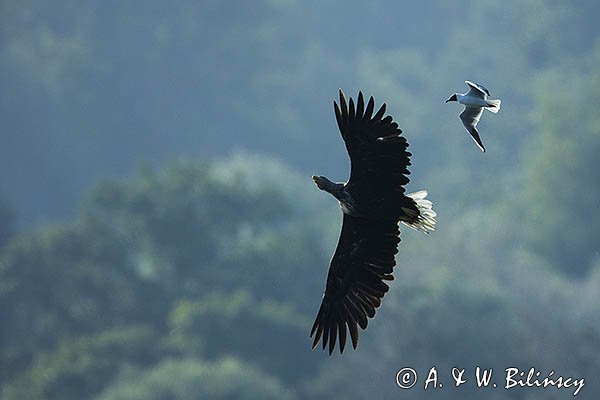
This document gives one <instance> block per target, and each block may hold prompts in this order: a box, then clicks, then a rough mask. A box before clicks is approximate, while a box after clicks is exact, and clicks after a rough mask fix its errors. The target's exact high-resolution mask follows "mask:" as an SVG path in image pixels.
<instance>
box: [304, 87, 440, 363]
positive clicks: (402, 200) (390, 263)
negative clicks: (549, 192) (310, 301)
mask: <svg viewBox="0 0 600 400" xmlns="http://www.w3.org/2000/svg"><path fill="white" fill-rule="evenodd" d="M333 105H334V110H335V117H336V119H337V124H338V127H339V129H340V132H341V134H342V138H343V139H344V142H345V143H346V149H347V151H348V154H349V156H350V163H351V169H350V179H349V180H348V182H346V183H334V182H331V181H330V180H329V179H327V178H325V177H324V176H313V177H312V179H313V181H314V182H315V184H316V185H317V187H318V188H319V189H321V190H324V191H326V192H329V193H331V194H332V195H333V196H334V197H335V198H336V199H338V201H339V203H340V207H341V208H342V211H343V214H344V219H343V223H342V230H341V233H340V238H339V241H338V245H337V248H336V250H335V253H334V255H333V258H332V260H331V263H330V266H329V272H328V275H327V285H326V288H325V293H324V295H323V300H322V303H321V307H320V308H319V312H318V314H317V317H316V319H315V323H314V324H313V327H312V330H311V332H310V337H311V338H312V337H313V336H314V342H313V350H314V348H315V347H317V345H318V343H319V340H322V343H323V349H325V348H326V347H327V344H329V354H330V355H331V353H333V351H334V349H335V344H336V338H339V348H340V353H342V352H343V351H344V347H345V345H346V337H347V336H346V335H347V332H349V333H350V339H351V340H352V347H353V348H354V349H355V350H356V347H357V346H358V327H359V326H360V327H361V328H362V329H366V328H367V319H368V318H373V317H374V316H375V309H376V308H378V307H379V306H381V299H382V298H383V296H384V295H385V293H386V292H387V291H388V290H389V287H388V285H387V284H386V283H385V282H384V281H391V280H393V279H394V276H393V275H392V272H393V268H394V266H395V265H396V261H395V254H396V253H397V252H398V243H399V242H400V230H399V228H398V223H399V222H402V223H403V224H405V225H407V226H409V227H411V228H414V229H416V230H419V231H422V232H424V233H428V231H432V230H434V229H435V223H436V221H435V216H436V213H435V212H434V211H433V209H432V204H431V202H430V201H429V200H426V199H425V197H426V196H427V192H426V191H424V190H423V191H420V192H416V193H411V194H404V185H406V184H407V183H408V181H409V179H408V177H407V175H408V174H410V172H409V171H408V166H409V165H410V160H409V158H410V156H411V153H410V152H408V151H407V150H406V148H407V147H408V143H407V142H406V139H405V138H404V137H403V136H401V133H402V130H400V129H399V128H398V124H397V123H396V122H393V120H392V117H391V116H386V117H385V118H384V114H385V110H386V104H385V103H384V104H383V105H382V106H381V108H380V109H379V111H377V112H376V113H375V115H373V110H374V106H375V101H374V100H373V97H371V98H369V102H368V103H367V105H366V108H365V103H364V99H363V95H362V92H359V93H358V100H357V102H356V107H355V105H354V101H353V100H352V98H350V104H349V106H348V105H347V103H346V96H345V95H344V92H342V90H341V89H340V104H339V106H338V104H337V103H336V102H335V101H334V102H333Z"/></svg>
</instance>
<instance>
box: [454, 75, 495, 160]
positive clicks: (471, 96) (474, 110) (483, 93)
mask: <svg viewBox="0 0 600 400" xmlns="http://www.w3.org/2000/svg"><path fill="white" fill-rule="evenodd" d="M465 83H466V84H467V85H468V86H469V91H468V92H467V93H462V94H461V93H454V94H453V95H452V96H451V97H450V98H449V99H448V100H446V103H447V102H449V101H456V102H458V103H459V104H462V105H463V106H465V109H464V110H463V112H462V113H460V116H459V117H460V120H461V121H462V123H463V125H464V127H465V129H466V130H467V132H469V134H470V135H471V137H472V138H473V140H474V141H475V143H476V144H477V146H478V147H479V148H480V149H481V151H483V152H485V147H484V146H483V142H482V141H481V138H480V137H479V132H478V131H477V123H479V120H480V119H481V115H482V114H483V110H488V111H490V112H492V113H494V114H496V113H497V112H498V111H500V100H498V99H495V100H491V99H488V96H489V94H490V92H489V90H487V89H486V88H485V87H484V86H482V85H479V84H477V83H473V82H471V81H465Z"/></svg>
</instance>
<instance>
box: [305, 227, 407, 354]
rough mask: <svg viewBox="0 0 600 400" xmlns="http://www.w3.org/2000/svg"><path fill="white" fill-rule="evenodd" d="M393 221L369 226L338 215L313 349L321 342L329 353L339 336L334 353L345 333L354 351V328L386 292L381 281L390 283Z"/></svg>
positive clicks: (364, 324) (395, 243)
mask: <svg viewBox="0 0 600 400" xmlns="http://www.w3.org/2000/svg"><path fill="white" fill-rule="evenodd" d="M399 233H400V232H399V231H398V222H397V221H394V220H390V221H388V223H382V222H380V221H371V220H366V219H363V218H355V217H352V216H349V215H344V222H343V224H342V232H341V234H340V239H339V242H338V246H337V249H336V251H335V254H334V255H333V259H332V260H331V265H330V267H329V273H328V275H327V288H326V290H325V294H324V296H323V301H322V303H321V307H320V309H319V312H318V314H317V318H316V320H315V323H314V324H313V327H312V330H311V333H310V336H311V337H312V336H313V335H314V342H313V348H315V347H316V346H317V344H318V343H319V340H320V339H321V338H322V341H323V348H324V349H325V348H326V347H327V344H328V343H329V354H331V353H332V352H333V350H334V349H335V342H336V336H339V347H340V353H341V352H343V351H344V347H345V345H346V328H347V329H348V331H349V332H350V339H351V340H352V347H354V349H356V347H357V346H358V327H359V326H360V327H361V328H362V329H365V328H366V327H367V319H368V318H373V317H374V316H375V309H376V308H378V307H379V306H380V305H381V299H382V298H383V296H384V295H385V293H386V292H387V291H388V289H389V288H388V285H386V284H385V282H384V281H386V280H388V281H389V280H393V279H394V277H393V276H392V270H393V268H394V266H395V265H396V261H395V259H394V256H395V255H396V253H397V251H398V250H397V246H398V243H399V242H400V238H399Z"/></svg>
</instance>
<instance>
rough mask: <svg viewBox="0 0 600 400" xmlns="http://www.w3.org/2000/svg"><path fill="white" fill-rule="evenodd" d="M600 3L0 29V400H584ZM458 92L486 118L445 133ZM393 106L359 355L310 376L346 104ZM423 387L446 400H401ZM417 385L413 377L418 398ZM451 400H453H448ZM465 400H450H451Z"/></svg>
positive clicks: (13, 23) (281, 5) (599, 314)
mask: <svg viewBox="0 0 600 400" xmlns="http://www.w3.org/2000/svg"><path fill="white" fill-rule="evenodd" d="M598 15H600V3H598V2H597V1H592V0H587V1H583V0H582V1H578V2H562V1H550V0H527V1H516V0H507V1H503V2H499V1H488V0H486V1H464V2H446V1H442V0H424V1H420V2H397V1H392V0H376V1H372V2H360V1H354V0H352V1H346V2H343V3H342V2H333V1H327V0H325V1H316V0H307V1H294V0H257V1H252V2H250V1H239V0H238V1H229V2H221V1H215V0H202V1H193V0H177V1H174V2H170V3H168V4H167V3H165V2H161V1H156V0H147V1H144V2H138V1H131V2H119V1H92V0H87V1H72V0H60V1H55V2H46V1H40V0H20V1H16V0H1V1H0V87H2V90H1V91H0V121H2V122H1V124H2V125H1V126H2V130H1V132H0V135H1V139H2V146H0V321H1V328H0V398H2V399H3V400H17V399H18V400H24V399H57V400H58V399H60V400H69V399H96V400H117V399H120V400H121V399H132V400H138V399H139V400H141V399H145V400H152V399H174V400H180V399H309V398H310V399H331V398H352V399H362V398H374V399H378V398H382V399H383V398H386V399H387V398H404V399H428V398H432V399H433V398H435V399H455V398H460V399H467V400H468V399H481V398H486V399H488V400H502V399H523V400H532V399H539V398H543V399H565V398H570V397H572V394H573V390H571V389H556V388H549V389H544V390H542V389H532V388H527V389H511V390H504V389H492V388H487V389H476V388H475V387H474V385H473V384H471V385H465V386H461V387H460V388H454V387H453V381H452V380H451V377H450V375H449V371H450V370H451V368H452V367H461V368H467V369H468V371H471V370H473V369H474V368H475V367H476V366H481V367H482V368H494V369H495V371H498V373H500V371H503V370H504V368H507V367H511V366H514V367H520V368H523V369H525V370H528V369H529V368H531V367H535V368H536V370H538V371H541V373H542V377H544V376H546V375H547V374H548V373H549V371H550V370H554V371H556V374H557V375H564V376H565V377H567V376H572V377H577V378H581V377H583V378H585V379H586V386H585V387H584V388H583V389H582V391H581V392H580V394H579V395H578V397H579V398H583V399H597V398H600V380H599V379H598V373H599V371H600V357H599V356H598V355H599V354H600V243H599V238H600V221H599V218H598V215H599V212H600V172H599V171H600V170H599V169H598V167H597V166H596V165H595V164H594V163H595V160H596V158H597V157H598V154H600V113H599V112H598V109H599V108H600V69H599V68H598V66H599V65H600V27H599V25H598V23H597V18H598ZM465 79H470V80H473V81H475V82H480V83H482V84H484V85H486V86H487V87H488V88H489V89H490V90H491V92H492V97H498V98H501V99H502V110H501V111H500V113H499V114H497V115H491V114H489V115H485V116H484V118H483V119H482V122H481V123H480V125H479V128H480V132H481V134H482V138H483V141H484V143H485V144H486V147H487V148H488V152H487V153H485V154H483V153H481V152H480V151H479V150H478V149H477V148H476V147H475V145H474V143H473V142H472V140H471V139H470V138H469V136H468V135H467V133H466V132H465V131H464V129H463V127H462V125H461V123H460V120H459V119H458V117H457V115H458V113H459V112H460V109H459V107H458V106H456V104H444V100H445V99H446V98H447V97H448V96H449V95H450V94H452V93H454V92H463V91H464V90H466V87H465V85H464V84H463V81H464V80H465ZM338 88H343V89H344V90H345V92H346V94H347V95H352V96H355V95H356V93H357V91H358V90H362V91H363V92H364V93H365V95H367V96H369V95H374V96H375V99H376V102H377V103H378V104H380V103H381V102H384V101H385V102H387V103H388V112H389V113H390V114H391V115H393V116H394V118H395V119H396V121H397V122H398V123H399V125H400V127H401V128H402V129H403V131H404V133H405V135H406V137H407V139H408V141H409V143H410V151H411V152H412V153H413V154H414V156H413V158H412V162H413V166H412V169H411V171H412V175H411V180H412V182H411V183H410V184H409V190H419V189H424V188H426V189H428V190H429V193H430V196H429V197H430V198H431V199H432V200H433V201H434V206H435V209H436V211H437V212H438V230H437V231H436V232H434V233H433V234H431V235H429V236H427V237H426V236H423V235H420V234H418V233H414V232H406V230H405V232H404V233H403V236H402V238H403V241H402V243H401V244H400V252H399V254H398V256H397V261H398V267H397V268H396V270H395V276H396V280H395V281H394V282H393V283H392V288H391V291H390V293H389V294H388V295H387V296H386V298H385V299H384V305H383V307H382V308H381V309H380V310H379V311H378V316H377V318H375V319H374V320H372V321H371V322H370V324H369V329H368V330H367V331H366V332H361V340H360V346H359V349H358V351H357V352H352V351H347V352H346V353H345V354H344V355H342V356H340V355H339V354H336V355H334V356H332V357H329V356H327V355H326V354H325V353H324V352H321V351H314V352H311V351H310V344H311V342H310V341H309V338H308V334H309V329H310V326H311V324H312V320H313V318H314V315H315V313H316V311H317V309H318V306H319V304H320V300H321V295H322V291H323V288H324V284H325V277H326V271H327V267H328V263H329V259H330V257H331V254H332V253H333V250H334V248H335V244H336V241H337V236H338V233H339V228H340V223H341V212H340V210H339V207H338V205H337V203H336V202H335V201H334V200H333V199H332V198H330V196H328V195H326V194H324V193H322V192H319V191H318V190H317V189H316V188H315V187H314V185H313V183H312V181H311V180H310V175H311V174H323V175H327V176H329V177H331V178H333V179H337V180H339V181H343V180H345V179H346V178H347V174H348V165H349V164H348V160H347V155H346V152H345V148H344V146H343V143H342V140H341V137H340V136H339V133H338V131H337V127H336V125H335V118H334V116H333V109H332V100H333V98H334V97H335V96H336V95H337V89H338ZM432 366H436V367H437V369H438V371H439V372H440V380H441V381H442V382H444V383H445V385H444V389H440V390H437V389H436V390H435V391H434V390H432V389H429V390H427V391H424V390H423V388H422V383H423V382H422V380H421V382H420V383H419V385H417V386H418V387H415V388H413V389H411V390H404V391H403V390H401V389H400V388H399V387H398V386H397V385H396V382H395V375H396V372H397V371H398V370H399V369H401V368H403V367H412V368H415V369H416V370H417V371H418V372H419V373H420V374H423V373H426V372H427V371H428V369H429V368H430V367H432ZM421 379H423V376H421ZM451 386H452V387H451ZM467 386H468V387H467Z"/></svg>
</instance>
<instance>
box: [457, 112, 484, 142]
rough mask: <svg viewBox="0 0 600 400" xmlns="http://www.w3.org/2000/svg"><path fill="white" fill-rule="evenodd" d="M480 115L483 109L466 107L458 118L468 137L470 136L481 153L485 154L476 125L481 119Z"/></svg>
mask: <svg viewBox="0 0 600 400" xmlns="http://www.w3.org/2000/svg"><path fill="white" fill-rule="evenodd" d="M481 114H483V108H474V107H466V108H465V110H464V111H463V112H461V113H460V115H459V117H460V120H461V121H462V123H463V125H464V126H465V129H466V130H467V132H469V135H471V137H472V138H473V140H474V141H475V143H477V146H479V148H480V149H481V151H483V152H484V153H485V147H484V146H483V142H482V141H481V138H480V137H479V132H478V131H477V123H478V122H479V120H480V119H481Z"/></svg>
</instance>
